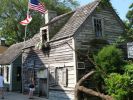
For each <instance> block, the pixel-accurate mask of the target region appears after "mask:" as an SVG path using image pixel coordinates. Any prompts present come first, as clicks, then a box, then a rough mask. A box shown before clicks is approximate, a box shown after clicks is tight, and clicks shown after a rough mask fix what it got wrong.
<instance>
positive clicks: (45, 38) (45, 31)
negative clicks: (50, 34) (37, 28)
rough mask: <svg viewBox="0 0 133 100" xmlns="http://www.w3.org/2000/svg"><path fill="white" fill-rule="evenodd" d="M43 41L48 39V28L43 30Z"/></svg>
mask: <svg viewBox="0 0 133 100" xmlns="http://www.w3.org/2000/svg"><path fill="white" fill-rule="evenodd" d="M42 41H43V42H46V41H47V30H42Z"/></svg>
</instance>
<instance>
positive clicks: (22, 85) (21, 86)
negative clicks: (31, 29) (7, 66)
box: [21, 0, 30, 93]
mask: <svg viewBox="0 0 133 100" xmlns="http://www.w3.org/2000/svg"><path fill="white" fill-rule="evenodd" d="M29 1H30V0H28V8H27V16H28V15H29ZM27 25H28V24H27ZM27 25H26V26H25V34H24V49H25V47H26V45H25V42H26V36H27V34H26V33H27ZM23 63H24V57H23V56H22V68H21V70H22V71H21V79H22V80H21V84H22V86H21V88H22V90H21V91H22V93H24V82H23V67H24V66H23Z"/></svg>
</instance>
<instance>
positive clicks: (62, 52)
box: [23, 38, 76, 100]
mask: <svg viewBox="0 0 133 100" xmlns="http://www.w3.org/2000/svg"><path fill="white" fill-rule="evenodd" d="M67 43H68V44H69V45H68V44H67ZM50 47H51V50H50V52H49V53H44V52H43V51H42V50H35V49H34V48H28V49H25V51H24V53H23V75H24V76H23V85H24V91H27V89H28V84H29V79H28V78H29V76H28V73H27V70H28V68H30V67H33V62H34V69H35V72H34V73H35V74H36V72H37V70H38V69H39V68H40V67H47V68H48V69H49V72H50V74H51V73H52V72H54V78H53V79H54V80H55V84H54V85H52V86H51V85H50V87H51V88H50V90H49V97H52V98H56V97H58V95H57V96H55V95H56V94H60V92H62V93H63V94H64V95H65V94H66V93H65V92H63V91H65V90H67V89H68V88H69V90H74V87H75V81H74V80H75V77H76V76H75V70H74V58H73V57H74V56H73V52H74V51H73V50H72V48H73V42H72V39H70V38H69V39H64V40H60V41H56V42H52V43H50ZM71 47H72V48H71ZM57 68H66V69H67V78H66V79H67V80H66V81H67V85H66V86H64V84H60V85H58V84H56V83H58V80H57V78H56V76H57V72H56V70H57ZM26 73H27V74H26ZM35 77H36V75H35ZM59 77H62V76H60V75H59ZM35 81H36V84H38V79H37V77H36V80H35ZM55 90H57V91H56V92H55ZM58 92H59V93H58ZM54 93H56V94H54ZM67 93H68V92H67ZM68 94H69V93H68ZM70 97H71V96H70ZM70 97H67V94H66V97H64V98H70ZM59 98H60V99H59ZM58 100H63V99H62V98H61V97H60V96H59V97H58Z"/></svg>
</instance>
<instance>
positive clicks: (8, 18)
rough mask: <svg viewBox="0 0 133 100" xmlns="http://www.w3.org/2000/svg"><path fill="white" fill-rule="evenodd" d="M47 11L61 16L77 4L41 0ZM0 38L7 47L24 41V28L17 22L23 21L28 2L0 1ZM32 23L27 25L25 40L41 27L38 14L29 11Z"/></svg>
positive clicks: (23, 0)
mask: <svg viewBox="0 0 133 100" xmlns="http://www.w3.org/2000/svg"><path fill="white" fill-rule="evenodd" d="M41 1H42V2H44V3H45V5H46V8H47V9H49V10H55V11H57V14H58V15H59V14H63V13H66V12H68V11H71V10H72V8H74V6H78V3H77V2H74V1H69V0H67V1H66V0H64V1H62V0H41ZM0 4H2V6H0V27H1V30H0V37H4V38H5V39H6V42H7V44H8V45H11V44H13V43H16V42H22V41H23V40H24V33H25V30H24V26H22V25H20V24H19V22H20V21H22V20H24V19H25V17H26V13H27V5H28V0H0ZM30 13H31V15H32V17H33V21H32V22H31V23H30V24H29V25H28V29H27V39H29V38H31V37H32V36H33V35H34V34H36V33H37V32H38V31H39V29H40V27H41V25H43V23H44V22H43V21H42V20H43V18H42V17H41V14H40V13H37V12H35V11H30Z"/></svg>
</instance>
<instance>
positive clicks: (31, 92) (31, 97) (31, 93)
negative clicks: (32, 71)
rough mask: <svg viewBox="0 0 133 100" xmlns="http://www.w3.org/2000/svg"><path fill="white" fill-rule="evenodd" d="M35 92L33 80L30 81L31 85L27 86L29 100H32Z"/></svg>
mask: <svg viewBox="0 0 133 100" xmlns="http://www.w3.org/2000/svg"><path fill="white" fill-rule="evenodd" d="M34 91H35V84H34V80H33V79H31V83H30V84H29V99H33V92H34Z"/></svg>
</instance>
